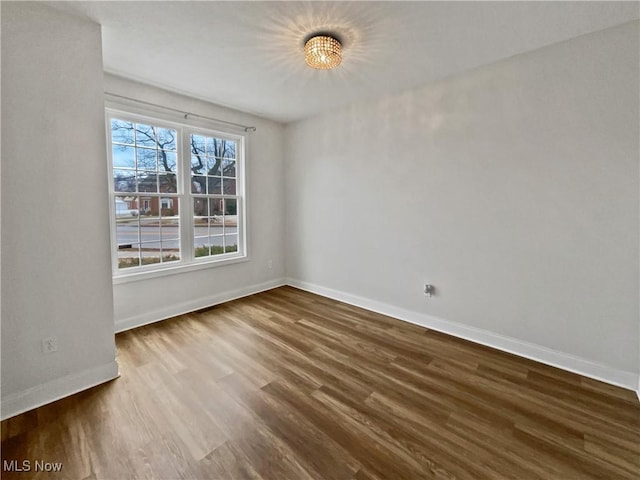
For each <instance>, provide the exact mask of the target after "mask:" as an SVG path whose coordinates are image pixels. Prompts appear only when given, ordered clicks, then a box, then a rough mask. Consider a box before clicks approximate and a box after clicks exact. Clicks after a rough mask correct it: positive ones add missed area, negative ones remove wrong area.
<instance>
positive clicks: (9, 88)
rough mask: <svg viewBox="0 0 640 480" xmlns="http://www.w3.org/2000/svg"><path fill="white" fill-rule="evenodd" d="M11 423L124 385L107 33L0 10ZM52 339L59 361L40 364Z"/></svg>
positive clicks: (27, 9) (29, 12) (64, 19)
mask: <svg viewBox="0 0 640 480" xmlns="http://www.w3.org/2000/svg"><path fill="white" fill-rule="evenodd" d="M1 8H2V169H3V172H2V173H3V175H2V416H3V418H4V417H6V416H8V415H11V414H15V413H17V412H19V411H21V410H24V409H28V408H32V407H34V406H36V405H38V404H41V403H45V402H48V401H50V400H52V399H54V398H56V397H58V396H61V395H66V394H69V393H71V392H73V391H76V390H78V389H82V388H86V387H87V386H90V385H93V384H96V383H99V382H101V381H104V380H106V379H109V378H113V377H114V376H116V375H117V365H116V363H115V345H114V336H113V331H114V327H113V306H112V293H111V292H112V287H111V265H110V262H109V217H108V204H107V202H106V200H107V183H106V181H105V180H106V173H107V171H106V152H105V148H104V145H105V140H104V138H105V129H104V128H105V127H104V103H103V74H102V51H101V48H102V46H101V37H100V27H99V26H98V25H97V24H94V23H90V22H87V21H83V20H79V19H76V18H74V17H70V16H67V15H64V14H61V13H59V12H57V11H55V10H52V9H50V8H49V7H45V6H42V5H38V4H32V3H19V4H18V3H10V2H2V6H1ZM50 336H55V337H57V339H58V344H59V347H58V348H59V350H58V351H57V352H54V353H50V354H46V355H45V354H43V353H42V352H41V347H42V345H41V342H42V339H43V338H46V337H50Z"/></svg>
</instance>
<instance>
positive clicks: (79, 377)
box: [1, 359, 119, 420]
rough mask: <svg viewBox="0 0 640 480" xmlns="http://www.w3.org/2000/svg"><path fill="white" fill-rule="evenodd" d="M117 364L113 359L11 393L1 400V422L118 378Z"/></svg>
mask: <svg viewBox="0 0 640 480" xmlns="http://www.w3.org/2000/svg"><path fill="white" fill-rule="evenodd" d="M118 376H119V373H118V364H117V363H116V361H115V359H114V360H113V362H110V363H107V364H106V365H100V366H98V367H94V368H90V369H88V370H83V371H82V372H78V373H74V374H71V375H66V376H64V377H61V378H56V379H54V380H50V381H48V382H46V383H43V384H40V385H36V386H35V387H31V388H28V389H26V390H23V391H21V392H16V393H12V394H10V395H7V396H6V397H5V398H3V399H2V414H1V418H2V420H5V419H7V418H10V417H14V416H16V415H18V414H20V413H23V412H26V411H28V410H32V409H34V408H38V407H41V406H42V405H46V404H47V403H51V402H55V401H56V400H60V399H61V398H64V397H68V396H69V395H73V394H75V393H78V392H81V391H82V390H86V389H88V388H91V387H95V386H96V385H100V384H101V383H105V382H108V381H109V380H113V379H114V378H118Z"/></svg>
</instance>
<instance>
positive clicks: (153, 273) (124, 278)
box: [113, 255, 249, 285]
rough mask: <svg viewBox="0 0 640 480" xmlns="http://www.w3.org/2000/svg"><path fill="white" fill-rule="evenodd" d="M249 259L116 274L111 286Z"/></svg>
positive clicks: (209, 261)
mask: <svg viewBox="0 0 640 480" xmlns="http://www.w3.org/2000/svg"><path fill="white" fill-rule="evenodd" d="M248 261H249V257H248V256H247V255H243V256H238V257H231V258H220V259H215V260H208V261H202V262H192V263H187V264H182V265H172V266H170V267H165V268H159V269H157V270H146V271H143V272H131V273H118V274H116V275H113V284H114V285H121V284H125V283H131V282H140V281H143V280H150V279H152V278H160V277H168V276H171V275H177V274H180V273H187V272H194V271H196V270H204V269H208V268H216V267H222V266H225V265H233V264H235V263H243V262H248Z"/></svg>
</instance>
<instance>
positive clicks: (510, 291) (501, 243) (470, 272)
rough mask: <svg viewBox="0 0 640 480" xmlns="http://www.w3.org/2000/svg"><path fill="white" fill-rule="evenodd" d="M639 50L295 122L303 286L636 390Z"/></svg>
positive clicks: (604, 36) (565, 55) (629, 46)
mask: <svg viewBox="0 0 640 480" xmlns="http://www.w3.org/2000/svg"><path fill="white" fill-rule="evenodd" d="M638 43H639V42H638V22H633V23H629V24H625V25H622V26H619V27H616V28H612V29H608V30H605V31H601V32H597V33H593V34H590V35H586V36H583V37H579V38H576V39H573V40H570V41H567V42H564V43H561V44H556V45H553V46H550V47H547V48H543V49H540V50H537V51H533V52H530V53H526V54H523V55H519V56H516V57H513V58H510V59H507V60H505V61H502V62H499V63H497V64H493V65H489V66H486V67H482V68H478V69H475V70H473V71H469V72H467V73H465V74H461V75H459V76H455V77H453V78H450V79H447V80H445V81H442V82H439V83H435V84H430V85H426V86H424V87H422V88H418V89H415V90H411V91H406V92H404V93H399V94H397V95H392V96H386V97H384V98H380V99H378V100H375V101H372V102H369V103H362V104H356V105H353V106H351V107H348V108H344V109H341V110H338V111H335V112H332V113H329V114H325V115H322V116H319V117H315V118H311V119H307V120H304V121H301V122H297V123H294V124H292V125H289V126H288V127H287V129H286V132H285V145H286V150H285V155H286V157H285V158H286V169H285V172H286V173H285V176H286V195H287V196H286V205H287V217H286V228H287V230H286V232H287V233H286V238H287V242H288V243H287V252H288V256H287V274H288V276H289V277H291V282H292V283H293V284H295V285H299V286H302V287H304V288H308V289H310V290H314V291H317V292H320V293H324V294H328V295H331V296H335V297H336V298H341V299H343V300H347V301H351V302H352V303H357V304H361V305H365V306H369V307H371V308H374V309H377V310H380V311H384V312H387V313H391V314H394V315H397V316H401V317H404V318H405V319H408V320H411V321H415V322H416V323H421V324H423V325H431V326H434V327H436V328H440V329H443V330H447V331H451V332H453V333H456V334H458V335H461V336H466V337H467V338H471V339H474V340H478V341H481V342H483V343H488V344H493V345H497V346H500V347H501V348H504V349H507V350H511V351H515V352H517V353H521V354H524V355H527V356H529V357H533V358H539V359H541V360H543V361H547V362H550V363H555V364H557V365H561V366H563V367H565V368H569V369H572V370H575V371H580V372H582V373H585V374H587V375H591V376H594V377H600V378H604V379H606V380H608V381H611V382H614V383H618V384H622V385H625V386H627V387H635V384H636V382H637V378H638V317H639V311H638V310H639V306H638V303H639V302H638V295H639V293H638V291H639V285H638V273H639V272H638V260H639V258H638V230H639V225H638V222H639V219H638V218H639V215H638V213H639V208H638V205H639V202H638V200H639V199H638V186H639V185H638V176H639V168H638V156H639V153H640V152H639V146H638V131H639V125H638V115H639V111H638V90H639V85H638V53H639V52H638ZM417 60H419V61H425V62H426V61H429V60H428V58H424V59H417ZM398 74H399V75H400V74H402V73H401V72H398ZM425 283H432V284H434V285H435V286H436V289H437V295H436V296H435V297H433V298H431V299H427V298H426V297H425V296H424V295H423V294H422V288H423V284H425Z"/></svg>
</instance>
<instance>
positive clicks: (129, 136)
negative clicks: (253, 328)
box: [107, 109, 247, 278]
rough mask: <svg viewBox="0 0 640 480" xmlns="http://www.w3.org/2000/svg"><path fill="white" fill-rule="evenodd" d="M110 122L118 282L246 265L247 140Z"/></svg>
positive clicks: (179, 127)
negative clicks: (241, 261)
mask: <svg viewBox="0 0 640 480" xmlns="http://www.w3.org/2000/svg"><path fill="white" fill-rule="evenodd" d="M107 117H108V121H107V129H108V135H107V136H108V144H109V168H110V170H111V179H110V189H109V190H110V195H111V225H112V232H111V235H112V246H113V248H112V251H113V271H114V278H115V277H126V276H130V275H132V274H134V275H136V276H140V275H142V274H145V273H151V272H155V273H156V274H157V273H158V272H162V271H163V270H172V271H173V270H176V269H178V270H180V269H182V268H193V267H194V266H199V267H200V268H204V267H206V266H215V265H219V264H221V263H227V262H230V261H238V260H239V259H244V258H246V257H247V252H246V242H245V237H246V234H245V218H244V217H245V215H244V204H245V196H244V136H243V135H238V134H232V133H228V132H220V131H214V130H204V129H202V128H195V127H192V126H188V125H183V124H177V123H172V122H166V121H163V120H157V119H152V118H149V117H145V116H139V115H136V114H131V113H127V112H122V111H118V110H111V109H108V110H107Z"/></svg>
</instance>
